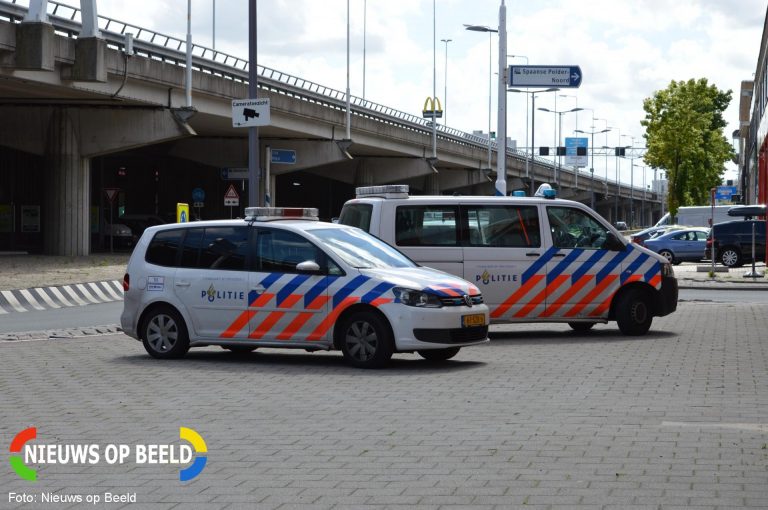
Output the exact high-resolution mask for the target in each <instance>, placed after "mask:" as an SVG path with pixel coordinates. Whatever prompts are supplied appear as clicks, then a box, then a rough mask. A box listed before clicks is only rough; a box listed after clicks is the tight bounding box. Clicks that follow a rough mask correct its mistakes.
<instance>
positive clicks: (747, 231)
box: [705, 220, 765, 267]
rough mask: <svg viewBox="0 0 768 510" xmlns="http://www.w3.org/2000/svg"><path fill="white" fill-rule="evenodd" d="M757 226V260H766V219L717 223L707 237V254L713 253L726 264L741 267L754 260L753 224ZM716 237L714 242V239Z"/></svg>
mask: <svg viewBox="0 0 768 510" xmlns="http://www.w3.org/2000/svg"><path fill="white" fill-rule="evenodd" d="M753 225H754V226H755V229H754V232H755V260H758V261H759V260H765V220H735V221H726V222H724V223H717V224H716V225H715V226H714V227H712V230H711V231H710V235H709V237H707V247H706V250H705V256H706V257H707V258H709V257H711V256H712V255H711V254H712V244H714V245H715V246H714V248H715V250H714V252H715V257H716V258H715V260H716V261H718V262H721V263H722V264H723V265H724V266H728V267H739V266H741V265H743V264H744V263H745V262H752V226H753ZM712 237H714V243H713V240H712Z"/></svg>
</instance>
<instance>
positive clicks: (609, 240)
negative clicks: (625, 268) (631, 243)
mask: <svg viewBox="0 0 768 510" xmlns="http://www.w3.org/2000/svg"><path fill="white" fill-rule="evenodd" d="M603 249H606V250H610V251H624V250H625V249H626V246H625V245H624V243H622V242H621V241H620V240H619V238H618V237H616V235H615V234H614V233H613V232H610V231H609V232H608V233H607V235H606V236H605V242H604V243H603Z"/></svg>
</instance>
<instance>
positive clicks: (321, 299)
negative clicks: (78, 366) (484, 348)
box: [120, 208, 489, 368]
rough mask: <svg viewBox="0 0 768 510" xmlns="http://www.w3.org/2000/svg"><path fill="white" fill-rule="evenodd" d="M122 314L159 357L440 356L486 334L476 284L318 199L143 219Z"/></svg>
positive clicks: (369, 360) (358, 362)
mask: <svg viewBox="0 0 768 510" xmlns="http://www.w3.org/2000/svg"><path fill="white" fill-rule="evenodd" d="M123 288H124V290H125V298H124V306H123V313H122V315H121V318H120V323H121V326H122V328H123V331H124V332H125V333H126V334H127V335H128V336H130V337H133V338H135V339H138V340H141V341H142V342H143V344H144V348H145V349H146V351H147V352H148V353H149V354H150V355H152V356H154V357H156V358H175V357H180V356H183V355H184V354H185V353H186V352H187V350H188V349H189V348H190V347H200V346H208V345H218V346H221V347H224V348H226V349H230V350H233V351H240V352H243V351H246V352H247V351H252V350H254V349H256V348H258V347H285V348H300V349H306V350H309V351H316V350H329V349H340V350H341V351H342V353H343V356H344V358H345V359H346V360H347V361H348V362H349V363H351V364H352V365H354V366H357V367H362V368H372V367H379V366H382V365H384V364H385V363H386V362H387V361H388V360H389V359H390V357H391V356H392V354H393V353H394V352H418V353H419V354H420V355H421V356H422V357H424V358H426V359H428V360H445V359H449V358H451V357H453V356H455V355H456V353H458V352H459V349H460V348H461V347H462V346H467V345H474V344H480V343H484V342H487V341H488V323H489V316H488V307H487V306H486V305H485V304H483V297H482V295H481V293H480V291H479V289H478V288H477V286H476V285H474V284H472V283H469V282H466V281H465V280H463V279H461V278H457V277H455V276H452V275H449V274H446V273H443V272H440V271H436V270H434V269H429V268H426V267H420V266H418V265H417V264H415V263H414V262H413V261H411V260H410V259H408V258H407V257H406V256H404V255H403V254H402V253H400V252H399V251H397V250H396V249H393V248H392V247H391V246H389V245H388V244H386V243H384V242H382V241H380V240H379V239H376V238H375V237H373V236H371V235H369V234H367V233H365V232H363V231H361V230H359V229H357V228H352V227H348V226H344V225H336V224H333V223H325V222H320V221H318V218H317V209H291V208H247V209H246V218H245V219H244V220H219V221H201V222H194V223H176V224H169V225H159V226H154V227H149V228H147V229H146V230H145V231H144V234H143V235H142V236H141V238H140V239H139V242H138V243H137V245H136V248H135V249H134V251H133V254H132V255H131V257H130V259H129V261H128V267H127V271H126V274H125V276H124V278H123Z"/></svg>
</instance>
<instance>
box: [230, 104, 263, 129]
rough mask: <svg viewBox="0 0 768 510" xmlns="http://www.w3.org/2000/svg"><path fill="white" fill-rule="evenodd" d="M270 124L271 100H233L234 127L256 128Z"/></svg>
mask: <svg viewBox="0 0 768 510" xmlns="http://www.w3.org/2000/svg"><path fill="white" fill-rule="evenodd" d="M269 124H270V117H269V98H264V99H233V100H232V127H256V126H268V125H269Z"/></svg>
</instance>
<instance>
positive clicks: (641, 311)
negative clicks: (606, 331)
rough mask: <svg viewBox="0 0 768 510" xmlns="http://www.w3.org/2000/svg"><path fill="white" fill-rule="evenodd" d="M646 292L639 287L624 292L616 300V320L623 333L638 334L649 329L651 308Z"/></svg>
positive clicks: (651, 317)
mask: <svg viewBox="0 0 768 510" xmlns="http://www.w3.org/2000/svg"><path fill="white" fill-rule="evenodd" d="M651 306H652V305H651V300H650V299H649V296H648V293H647V292H643V291H641V290H640V289H630V290H628V291H626V292H624V293H623V294H622V295H621V296H620V297H619V300H618V301H617V302H616V322H617V323H618V325H619V329H620V330H621V332H622V333H624V334H625V335H632V336H640V335H644V334H646V333H647V332H648V330H649V329H651V322H652V321H653V308H651Z"/></svg>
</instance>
